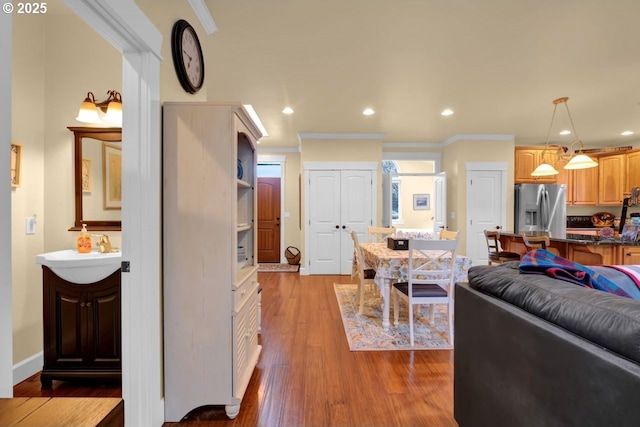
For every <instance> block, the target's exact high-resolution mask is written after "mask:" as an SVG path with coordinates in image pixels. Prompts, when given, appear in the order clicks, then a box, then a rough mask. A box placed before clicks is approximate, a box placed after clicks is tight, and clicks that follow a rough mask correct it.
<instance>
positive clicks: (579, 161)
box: [564, 154, 598, 169]
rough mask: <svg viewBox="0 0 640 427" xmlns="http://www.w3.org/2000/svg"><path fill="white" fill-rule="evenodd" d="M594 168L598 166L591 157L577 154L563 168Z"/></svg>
mask: <svg viewBox="0 0 640 427" xmlns="http://www.w3.org/2000/svg"><path fill="white" fill-rule="evenodd" d="M596 166H598V162H596V161H595V160H593V159H592V158H591V157H589V156H587V155H586V154H578V155H575V156H573V157H572V158H571V160H569V163H567V164H566V165H565V166H564V168H565V169H589V168H595V167H596Z"/></svg>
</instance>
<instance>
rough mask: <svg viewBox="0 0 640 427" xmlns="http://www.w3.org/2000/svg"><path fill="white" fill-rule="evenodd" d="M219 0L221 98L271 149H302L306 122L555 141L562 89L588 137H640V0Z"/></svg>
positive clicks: (311, 127)
mask: <svg viewBox="0 0 640 427" xmlns="http://www.w3.org/2000/svg"><path fill="white" fill-rule="evenodd" d="M207 4H208V5H209V8H210V10H211V13H212V15H213V17H214V19H215V21H216V23H217V25H218V27H219V31H218V32H216V33H213V34H212V35H210V36H206V49H207V51H206V53H205V54H206V55H207V58H206V59H207V62H206V65H207V69H206V73H207V77H206V78H207V91H208V93H207V94H208V99H210V100H224V99H225V98H226V99H227V100H228V99H235V100H241V101H242V102H247V103H251V104H253V105H254V107H255V109H256V110H257V112H258V114H259V115H260V117H261V119H262V121H263V122H264V124H265V126H266V128H267V130H268V131H269V133H270V136H269V137H267V138H264V139H263V140H262V146H263V147H285V146H297V145H298V139H297V134H298V133H300V132H321V133H345V132H354V133H382V134H384V139H383V140H384V141H385V142H427V143H441V142H443V141H446V140H447V139H448V138H450V137H452V136H454V135H458V134H501V135H504V134H513V135H515V139H516V144H518V145H527V144H542V143H544V140H545V137H546V133H547V130H548V127H549V121H550V119H551V114H552V110H553V104H552V101H553V100H554V99H556V98H559V97H563V96H568V97H569V98H570V101H569V104H568V105H569V107H570V110H571V113H572V116H573V119H574V122H575V126H576V130H577V132H578V135H579V136H580V137H581V138H582V139H583V140H584V142H585V144H586V145H588V146H610V145H629V143H630V141H637V140H638V138H640V106H639V105H640V84H639V83H640V49H639V43H640V25H638V22H639V21H638V19H639V18H640V1H637V0H634V1H584V0H581V1H567V0H565V1H563V0H560V1H558V0H554V1H540V0H538V1H534V0H528V1H527V0H511V1H502V2H497V1H488V0H484V1H455V0H453V1H451V0H450V1H428V0H423V1H363V0H350V1H344V0H342V1H303V0H297V1H295V0H290V1H268V0H263V1H235V2H228V1H208V2H207ZM202 33H204V31H202ZM204 37H205V36H204V34H203V36H201V38H204ZM287 105H288V106H291V107H292V108H293V109H294V110H295V113H294V114H293V115H291V116H286V115H284V114H282V113H281V110H282V109H283V108H284V107H285V106H287ZM365 107H370V108H373V109H374V110H375V111H376V114H375V115H374V116H369V117H366V116H363V115H362V110H363V109H364V108H365ZM444 108H451V109H453V110H454V111H455V114H454V115H453V116H450V117H442V116H440V112H441V111H442V110H443V109H444ZM567 127H569V124H568V122H567V115H566V113H565V111H564V110H558V114H557V115H556V125H555V126H554V128H553V130H554V132H553V133H554V136H553V138H552V141H553V140H555V141H557V142H565V143H566V142H570V141H571V137H560V136H558V135H557V134H558V132H559V131H560V130H562V129H563V128H567ZM625 130H632V131H635V132H636V135H633V136H631V137H622V136H620V133H621V132H622V131H625Z"/></svg>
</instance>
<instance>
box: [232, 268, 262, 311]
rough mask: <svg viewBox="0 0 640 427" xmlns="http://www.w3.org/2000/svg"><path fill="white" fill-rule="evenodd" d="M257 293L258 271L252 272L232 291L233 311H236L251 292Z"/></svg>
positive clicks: (240, 308) (244, 302)
mask: <svg viewBox="0 0 640 427" xmlns="http://www.w3.org/2000/svg"><path fill="white" fill-rule="evenodd" d="M257 293H258V273H253V274H252V275H251V276H250V277H249V278H248V279H247V280H245V281H244V283H242V285H240V287H239V288H238V289H236V290H235V291H233V313H234V314H235V313H238V312H239V311H240V310H242V307H243V306H244V305H245V304H246V301H247V300H248V299H249V297H250V296H251V295H253V294H257Z"/></svg>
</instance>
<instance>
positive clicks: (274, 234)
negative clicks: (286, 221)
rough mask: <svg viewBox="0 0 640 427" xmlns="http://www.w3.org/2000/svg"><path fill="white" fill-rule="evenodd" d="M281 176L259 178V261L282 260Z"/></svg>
mask: <svg viewBox="0 0 640 427" xmlns="http://www.w3.org/2000/svg"><path fill="white" fill-rule="evenodd" d="M280 218H281V216H280V178H258V262H280V223H281V221H280Z"/></svg>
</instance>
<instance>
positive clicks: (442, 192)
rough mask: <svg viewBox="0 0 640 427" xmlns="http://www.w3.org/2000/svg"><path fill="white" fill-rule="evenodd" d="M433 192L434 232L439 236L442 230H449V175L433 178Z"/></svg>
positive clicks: (443, 174)
mask: <svg viewBox="0 0 640 427" xmlns="http://www.w3.org/2000/svg"><path fill="white" fill-rule="evenodd" d="M433 192H434V199H435V202H434V203H435V205H434V207H433V209H434V215H433V216H434V218H433V231H434V232H436V233H438V234H439V233H440V230H443V229H445V228H447V175H446V174H445V173H444V172H441V173H439V174H437V175H436V176H435V177H434V178H433Z"/></svg>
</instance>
